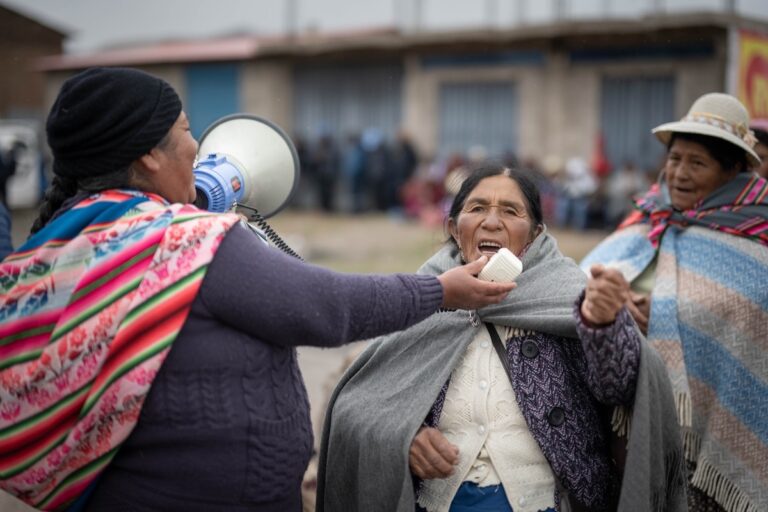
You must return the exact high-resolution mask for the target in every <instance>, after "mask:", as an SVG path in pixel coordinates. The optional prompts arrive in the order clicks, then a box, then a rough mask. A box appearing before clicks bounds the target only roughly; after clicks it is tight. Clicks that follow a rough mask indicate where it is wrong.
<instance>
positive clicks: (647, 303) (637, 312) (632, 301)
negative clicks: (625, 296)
mask: <svg viewBox="0 0 768 512" xmlns="http://www.w3.org/2000/svg"><path fill="white" fill-rule="evenodd" d="M627 309H628V310H629V313H630V314H631V315H632V318H634V319H635V323H637V326H638V327H639V328H640V332H642V333H643V336H648V319H649V318H650V317H651V296H650V295H648V294H645V293H635V292H632V291H630V292H629V300H628V301H627Z"/></svg>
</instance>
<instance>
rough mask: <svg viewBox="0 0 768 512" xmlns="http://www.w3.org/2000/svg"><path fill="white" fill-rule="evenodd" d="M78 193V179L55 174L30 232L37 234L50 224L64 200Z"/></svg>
mask: <svg viewBox="0 0 768 512" xmlns="http://www.w3.org/2000/svg"><path fill="white" fill-rule="evenodd" d="M76 193H77V180H75V179H73V178H65V177H62V176H54V177H53V181H52V182H51V186H50V188H48V190H47V191H46V192H45V197H44V198H43V204H42V205H41V206H40V214H39V215H38V217H37V219H35V222H34V223H33V224H32V230H31V231H30V234H35V233H37V232H38V231H40V230H41V229H43V228H44V227H45V225H46V224H48V221H49V220H51V217H53V214H55V213H56V211H57V210H58V209H59V208H61V205H62V204H64V201H66V200H67V199H69V198H70V197H72V196H74V195H75V194H76Z"/></svg>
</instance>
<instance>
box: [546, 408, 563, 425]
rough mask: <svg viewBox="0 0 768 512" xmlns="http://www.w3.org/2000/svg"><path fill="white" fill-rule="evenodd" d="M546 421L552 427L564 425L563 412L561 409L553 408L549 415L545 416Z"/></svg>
mask: <svg viewBox="0 0 768 512" xmlns="http://www.w3.org/2000/svg"><path fill="white" fill-rule="evenodd" d="M547 421H548V422H549V424H550V425H552V426H553V427H559V426H560V425H562V424H563V423H565V411H564V410H563V409H562V407H554V408H552V410H551V411H549V414H547Z"/></svg>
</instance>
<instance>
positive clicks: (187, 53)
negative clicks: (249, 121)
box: [36, 27, 397, 71]
mask: <svg viewBox="0 0 768 512" xmlns="http://www.w3.org/2000/svg"><path fill="white" fill-rule="evenodd" d="M396 34H397V30H396V29H393V28H391V27H386V28H370V29H363V30H354V31H347V32H334V33H307V34H302V35H301V36H296V37H290V36H273V37H268V36H250V35H245V36H234V37H226V38H217V39H198V40H189V41H165V42H159V43H153V44H143V45H137V46H128V47H121V48H113V49H108V50H102V51H97V52H93V53H85V54H64V55H53V56H49V57H42V58H40V59H38V60H37V63H36V68H37V69H38V70H41V71H55V70H65V69H79V68H87V67H91V66H118V65H120V66H126V65H142V64H143V65H146V64H167V63H174V62H215V61H233V60H247V59H252V58H254V57H257V56H259V55H268V54H274V53H281V52H288V53H304V52H305V51H307V50H309V49H315V50H316V49H318V48H323V49H334V48H338V47H340V46H341V47H348V46H350V43H352V44H353V46H354V45H358V44H360V43H361V42H368V43H371V42H373V41H375V40H377V39H379V38H380V37H381V36H385V37H390V38H391V37H392V36H393V35H396Z"/></svg>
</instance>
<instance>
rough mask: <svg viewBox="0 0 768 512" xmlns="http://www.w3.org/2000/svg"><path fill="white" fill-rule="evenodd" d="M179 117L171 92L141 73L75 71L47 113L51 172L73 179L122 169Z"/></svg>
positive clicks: (178, 104) (165, 84)
mask: <svg viewBox="0 0 768 512" xmlns="http://www.w3.org/2000/svg"><path fill="white" fill-rule="evenodd" d="M180 113H181V100H180V99H179V96H178V95H177V94H176V91H174V90H173V88H172V87H171V86H170V85H168V83H167V82H165V81H164V80H161V79H159V78H157V77H154V76H152V75H150V74H147V73H144V72H143V71H139V70H136V69H128V68H91V69H88V70H86V71H83V72H81V73H78V74H77V75H75V76H73V77H71V78H70V79H68V80H67V81H66V82H64V85H63V86H62V87H61V91H59V95H58V97H57V98H56V101H55V102H54V104H53V107H51V112H50V113H49V114H48V121H47V123H46V133H47V135H48V145H49V146H50V147H51V151H52V152H53V157H54V166H53V172H54V173H55V174H57V175H59V176H63V177H68V178H74V179H77V178H84V177H93V176H99V175H103V174H109V173H112V172H114V171H118V170H120V169H124V168H126V167H128V165H129V164H130V163H131V162H133V161H134V160H136V159H137V158H139V157H140V156H142V155H144V154H146V153H148V152H149V150H150V149H152V148H153V147H155V146H156V145H157V143H158V142H160V140H162V138H163V137H165V135H166V134H167V133H168V131H169V130H170V129H171V126H173V124H174V123H175V122H176V119H177V118H178V117H179V114H180Z"/></svg>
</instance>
